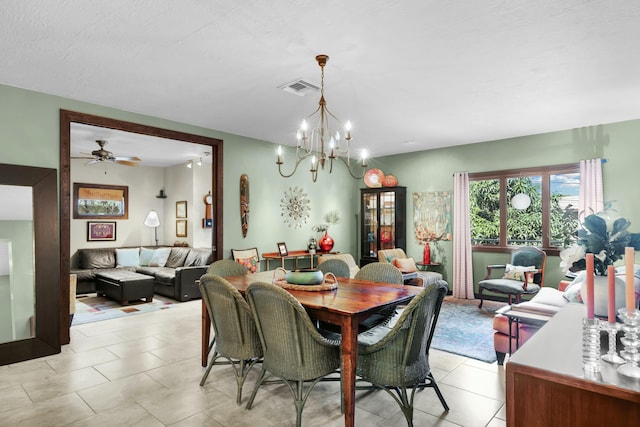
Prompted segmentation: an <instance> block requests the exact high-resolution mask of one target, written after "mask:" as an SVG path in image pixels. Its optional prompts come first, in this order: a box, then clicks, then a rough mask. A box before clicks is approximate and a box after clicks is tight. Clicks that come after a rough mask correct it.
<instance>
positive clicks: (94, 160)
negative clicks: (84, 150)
mask: <svg viewBox="0 0 640 427" xmlns="http://www.w3.org/2000/svg"><path fill="white" fill-rule="evenodd" d="M101 161H102V160H100V159H93V160H91V161H90V162H87V163H85V165H95V164H96V163H100V162H101Z"/></svg>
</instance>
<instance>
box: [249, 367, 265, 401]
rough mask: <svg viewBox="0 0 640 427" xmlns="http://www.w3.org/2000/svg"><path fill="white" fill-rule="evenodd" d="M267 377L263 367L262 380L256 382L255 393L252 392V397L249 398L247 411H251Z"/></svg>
mask: <svg viewBox="0 0 640 427" xmlns="http://www.w3.org/2000/svg"><path fill="white" fill-rule="evenodd" d="M266 375H267V371H266V370H265V369H264V367H263V368H262V371H260V378H258V381H256V385H255V386H254V387H253V391H252V392H251V397H249V401H248V402H247V406H246V408H247V409H251V406H252V405H253V399H255V398H256V394H257V393H258V389H259V388H260V386H261V385H262V383H263V382H264V379H265V376H266Z"/></svg>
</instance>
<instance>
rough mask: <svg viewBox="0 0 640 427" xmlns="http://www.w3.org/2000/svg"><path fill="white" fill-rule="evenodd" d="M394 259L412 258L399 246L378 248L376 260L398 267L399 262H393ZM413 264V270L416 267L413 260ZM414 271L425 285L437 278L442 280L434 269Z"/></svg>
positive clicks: (436, 280)
mask: <svg viewBox="0 0 640 427" xmlns="http://www.w3.org/2000/svg"><path fill="white" fill-rule="evenodd" d="M396 259H400V260H405V259H410V260H412V261H413V258H409V257H407V254H406V253H405V252H404V250H403V249H401V248H393V249H380V250H379V251H378V261H380V262H388V263H392V264H394V265H396V264H398V265H396V267H398V268H400V266H399V265H400V264H399V263H398V262H395V263H394V260H396ZM413 264H414V271H416V270H417V269H415V262H413ZM400 269H401V270H403V271H402V272H403V273H405V271H404V269H403V268H400ZM416 273H417V274H418V278H419V279H420V280H421V281H422V286H427V285H430V284H432V283H436V282H438V281H439V280H442V274H440V273H436V272H434V271H416Z"/></svg>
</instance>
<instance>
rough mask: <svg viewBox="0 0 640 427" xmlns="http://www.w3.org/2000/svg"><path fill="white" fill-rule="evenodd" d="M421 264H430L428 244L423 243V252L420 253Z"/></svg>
mask: <svg viewBox="0 0 640 427" xmlns="http://www.w3.org/2000/svg"><path fill="white" fill-rule="evenodd" d="M422 263H423V264H431V245H429V242H424V252H423V253H422Z"/></svg>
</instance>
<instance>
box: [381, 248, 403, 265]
mask: <svg viewBox="0 0 640 427" xmlns="http://www.w3.org/2000/svg"><path fill="white" fill-rule="evenodd" d="M406 257H407V254H406V253H405V252H404V250H403V249H402V248H393V249H380V250H378V261H380V262H391V261H392V260H393V259H394V258H406Z"/></svg>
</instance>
